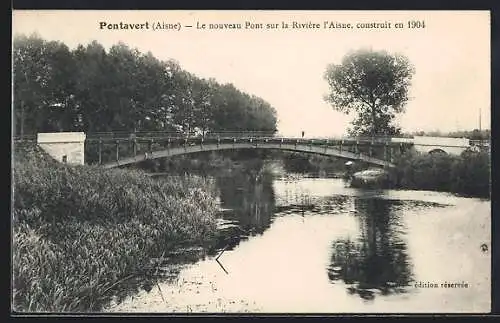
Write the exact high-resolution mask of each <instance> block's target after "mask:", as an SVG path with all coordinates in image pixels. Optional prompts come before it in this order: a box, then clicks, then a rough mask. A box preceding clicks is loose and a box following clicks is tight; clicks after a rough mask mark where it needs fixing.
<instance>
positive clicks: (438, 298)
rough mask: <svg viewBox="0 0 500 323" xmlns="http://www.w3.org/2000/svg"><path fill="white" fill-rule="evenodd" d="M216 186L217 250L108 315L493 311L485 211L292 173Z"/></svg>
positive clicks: (426, 195)
mask: <svg viewBox="0 0 500 323" xmlns="http://www.w3.org/2000/svg"><path fill="white" fill-rule="evenodd" d="M217 182H218V185H219V187H220V190H221V206H222V208H223V210H222V211H221V214H220V219H219V239H218V241H217V242H216V247H217V252H215V253H211V254H207V255H205V256H204V257H201V258H200V259H199V260H198V261H195V262H192V263H189V264H185V265H183V266H182V267H181V268H180V270H179V272H178V274H177V275H176V277H175V278H174V279H170V280H164V281H162V282H160V283H159V284H158V285H155V286H153V288H151V289H150V290H149V291H145V290H143V291H141V292H139V293H137V294H135V295H133V296H130V297H127V298H126V299H125V300H124V301H123V302H121V303H119V304H116V303H115V304H112V305H111V306H110V307H109V308H107V309H106V312H163V313H174V312H176V313H177V312H182V313H186V312H187V313H191V312H192V313H198V312H227V313H242V312H252V313H380V312H384V313H391V312H403V313H426V312H434V313H463V312H478V313H481V312H489V311H490V295H491V291H490V287H491V282H490V274H491V273H490V271H491V266H490V264H491V263H490V250H489V249H490V248H489V247H490V240H491V231H490V201H485V200H480V199H475V198H463V197H456V196H453V195H451V194H447V193H441V192H427V191H396V190H363V189H354V188H349V187H346V185H345V183H344V182H343V181H342V180H341V179H336V178H309V177H305V176H302V175H293V174H287V175H269V174H260V175H257V176H251V178H248V177H244V176H243V177H238V176H225V177H221V178H218V180H217ZM483 244H484V245H483ZM223 250H224V251H223ZM217 256H219V258H218V259H217V260H216V257H217Z"/></svg>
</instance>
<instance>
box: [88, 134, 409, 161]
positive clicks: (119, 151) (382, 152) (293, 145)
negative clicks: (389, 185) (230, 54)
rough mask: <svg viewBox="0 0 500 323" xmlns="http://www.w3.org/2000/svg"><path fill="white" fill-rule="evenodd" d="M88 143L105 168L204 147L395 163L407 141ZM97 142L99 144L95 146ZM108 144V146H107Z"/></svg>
mask: <svg viewBox="0 0 500 323" xmlns="http://www.w3.org/2000/svg"><path fill="white" fill-rule="evenodd" d="M86 145H87V146H89V145H94V147H95V148H97V149H93V150H94V152H95V151H97V154H96V155H95V156H94V159H95V160H96V161H97V160H98V162H97V163H98V164H100V165H103V166H104V167H106V168H113V167H119V166H124V165H129V164H134V163H138V162H142V161H144V160H151V159H157V158H164V157H172V156H178V155H184V154H191V153H197V152H205V151H220V150H233V149H274V150H284V151H293V152H302V153H309V154H319V155H324V156H332V157H339V158H344V159H348V160H361V161H364V162H367V163H369V164H372V165H378V166H384V167H393V166H394V165H393V164H392V163H391V159H392V156H393V153H394V151H395V149H396V150H397V149H400V148H401V146H403V145H406V146H408V144H407V143H401V142H391V138H387V137H370V138H340V139H332V138H296V137H276V136H267V135H264V136H263V135H261V134H254V133H250V134H249V133H239V134H237V133H230V134H228V133H222V134H211V135H208V136H195V137H189V138H187V137H180V136H172V135H165V134H156V135H154V136H151V135H142V134H132V135H121V136H119V137H117V136H116V135H114V136H111V137H110V136H103V135H100V134H93V135H91V136H89V137H87V138H86ZM95 145H97V147H96V146H95ZM105 146H107V148H105Z"/></svg>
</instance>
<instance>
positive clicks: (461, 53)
mask: <svg viewBox="0 0 500 323" xmlns="http://www.w3.org/2000/svg"><path fill="white" fill-rule="evenodd" d="M325 21H329V22H338V23H344V24H347V23H351V24H352V27H353V28H349V29H348V28H324V22H325ZM410 21H415V22H419V24H420V26H422V24H424V25H425V27H423V28H422V27H421V28H409V26H408V22H410ZM120 22H122V23H123V24H144V25H143V29H135V30H130V29H128V30H124V29H122V30H116V29H107V28H106V27H104V28H102V29H101V28H100V26H101V25H102V24H101V23H106V24H119V23H120ZM247 22H248V23H250V24H254V25H255V24H262V27H263V28H257V29H256V28H245V27H246V26H247ZM282 22H286V23H288V25H289V28H283V27H282V26H283V25H282ZM293 22H297V23H299V24H305V25H308V24H309V23H312V24H317V25H319V28H309V29H306V28H292V24H293ZM389 22H390V23H391V28H358V24H370V23H389ZM146 23H148V26H147V27H149V29H146V25H145V24H146ZM158 23H160V24H161V25H162V24H163V23H165V24H171V25H172V26H174V25H176V26H177V27H176V29H156V28H155V30H153V25H155V26H156V25H157V24H158ZM211 23H212V24H214V23H215V24H224V23H226V24H230V23H234V24H237V23H239V24H241V25H242V29H209V25H210V24H211ZM267 23H277V24H278V26H279V28H275V29H266V24H267ZM395 23H402V25H403V26H404V28H395ZM202 24H205V25H206V26H205V27H206V28H205V29H201V28H198V26H199V27H201V25H202ZM12 25H13V28H12V31H13V35H17V34H25V35H30V34H32V33H37V34H38V35H39V36H41V37H42V38H43V39H45V40H58V41H62V42H64V43H65V44H66V45H68V46H69V47H70V48H72V49H73V48H75V47H76V46H77V45H78V44H84V45H85V44H88V43H90V42H91V41H93V40H97V41H98V42H99V43H101V44H102V45H103V46H104V47H105V48H107V49H109V48H110V47H111V46H112V45H114V44H117V43H118V42H123V43H125V44H127V45H128V46H129V47H131V48H137V49H138V50H139V51H141V52H144V53H146V52H148V51H150V52H151V53H153V55H154V56H155V57H157V58H158V59H161V60H168V59H175V60H177V61H178V62H179V63H180V65H181V66H182V67H183V68H184V69H186V70H187V71H189V72H191V73H194V74H196V75H197V76H199V77H203V78H210V77H213V78H215V79H216V80H217V81H218V82H220V83H233V84H234V85H235V86H236V87H237V88H239V89H240V90H242V91H244V92H247V93H249V94H254V95H257V96H259V97H261V98H263V99H264V100H266V101H267V102H269V103H270V104H271V105H272V106H273V107H274V108H275V109H276V111H277V116H278V131H279V133H280V134H282V135H289V136H297V135H299V134H300V132H301V131H304V132H305V134H306V136H315V137H328V136H339V135H343V134H345V132H346V130H347V127H348V126H349V122H350V121H351V120H352V119H353V117H354V116H353V115H345V114H342V113H340V112H336V111H335V110H334V109H333V107H332V106H331V105H329V104H328V103H326V102H325V101H324V99H323V97H324V95H325V94H327V93H328V90H329V89H328V84H327V82H326V81H325V80H324V78H323V76H324V72H325V70H326V67H327V66H328V65H329V64H339V63H340V62H341V60H342V58H343V57H344V55H346V54H347V53H349V52H350V51H352V50H357V49H360V48H372V49H373V50H386V51H388V52H389V53H399V54H403V55H405V56H407V57H408V59H409V60H410V62H411V63H412V64H413V65H414V67H415V71H416V72H415V74H414V76H413V79H412V85H411V88H410V101H409V102H408V103H407V105H406V108H405V112H404V113H403V114H401V115H400V116H398V118H397V121H398V123H399V125H400V126H401V127H402V129H403V131H420V130H423V131H434V130H440V131H442V132H446V131H456V130H472V129H474V128H478V127H479V115H480V111H481V126H482V129H490V109H491V108H490V89H491V85H490V13H489V11H262V10H259V11H247V10H245V11H227V10H225V11H207V10H204V11H180V10H175V11H137V10H135V11H134V10H130V11H125V10H119V11H103V10H95V11H93V10H85V11H82V10H78V11H76V10H68V11H64V10H57V11H56V10H54V11H50V10H43V11H42V10H35V11H34V10H14V11H13V19H12ZM179 26H180V29H179ZM186 26H192V27H186Z"/></svg>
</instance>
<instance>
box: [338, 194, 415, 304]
mask: <svg viewBox="0 0 500 323" xmlns="http://www.w3.org/2000/svg"><path fill="white" fill-rule="evenodd" d="M352 198H353V199H354V209H355V210H354V211H355V212H354V213H355V214H356V216H357V217H358V219H359V223H360V235H359V237H358V238H357V239H353V240H351V239H338V240H335V241H333V243H332V256H331V264H330V266H329V268H328V277H329V278H330V280H331V281H332V282H335V281H337V280H339V279H341V280H343V281H344V282H345V283H346V284H348V292H349V293H351V294H358V295H359V296H360V297H361V298H363V299H365V300H372V299H374V298H375V296H376V295H377V294H381V295H388V294H392V293H402V292H405V287H406V286H408V285H409V283H410V281H411V280H412V272H411V265H410V262H409V257H408V254H407V247H406V244H405V242H404V240H403V235H404V233H405V230H404V227H403V225H402V221H401V220H400V214H399V212H396V209H395V208H394V206H395V205H394V204H393V201H391V200H385V199H381V198H369V199H367V198H359V197H352Z"/></svg>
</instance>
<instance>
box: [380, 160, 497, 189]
mask: <svg viewBox="0 0 500 323" xmlns="http://www.w3.org/2000/svg"><path fill="white" fill-rule="evenodd" d="M395 164H396V167H395V169H393V170H392V171H391V172H390V173H389V176H388V178H387V181H388V186H389V188H398V189H409V190H431V191H440V192H450V193H455V194H458V195H462V196H468V197H479V198H490V188H491V184H490V183H491V181H490V172H491V171H490V170H491V156H490V154H489V153H487V152H472V151H466V152H464V153H462V154H461V155H460V156H453V155H448V154H418V153H415V152H409V153H407V154H405V155H403V156H401V157H400V158H399V159H398V160H397V161H396V162H395Z"/></svg>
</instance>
